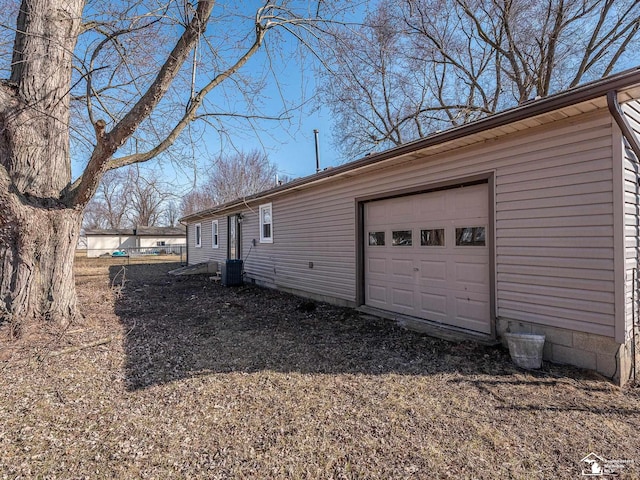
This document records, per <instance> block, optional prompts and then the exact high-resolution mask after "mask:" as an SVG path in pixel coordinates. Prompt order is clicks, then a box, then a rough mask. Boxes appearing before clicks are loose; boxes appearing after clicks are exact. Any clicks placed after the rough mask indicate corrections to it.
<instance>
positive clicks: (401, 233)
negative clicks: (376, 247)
mask: <svg viewBox="0 0 640 480" xmlns="http://www.w3.org/2000/svg"><path fill="white" fill-rule="evenodd" d="M391 245H393V246H394V247H410V246H411V245H413V240H412V238H411V230H394V231H393V232H391Z"/></svg>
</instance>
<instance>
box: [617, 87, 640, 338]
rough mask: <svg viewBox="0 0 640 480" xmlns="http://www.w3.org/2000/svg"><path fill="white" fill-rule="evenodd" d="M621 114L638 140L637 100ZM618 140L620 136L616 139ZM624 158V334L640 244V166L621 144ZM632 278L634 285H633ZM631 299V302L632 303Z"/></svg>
mask: <svg viewBox="0 0 640 480" xmlns="http://www.w3.org/2000/svg"><path fill="white" fill-rule="evenodd" d="M623 110H624V113H625V115H626V118H627V120H628V121H629V123H630V125H631V128H632V129H633V130H634V132H635V134H636V138H638V139H639V140H640V102H639V101H637V100H636V101H634V102H630V103H627V104H625V105H624V107H623ZM619 141H620V142H621V143H622V139H619ZM621 150H622V151H623V161H624V229H625V303H626V308H625V327H624V331H625V334H628V332H629V331H630V330H631V326H632V324H633V319H634V318H635V319H636V321H637V316H638V305H639V299H638V298H637V296H638V293H639V292H638V284H639V283H640V281H639V280H638V274H639V272H638V258H639V255H640V246H639V244H638V238H639V237H640V221H639V218H640V186H639V185H638V182H639V181H640V167H639V166H638V159H637V158H635V155H634V154H633V152H632V151H631V149H630V148H628V146H626V145H625V144H624V143H623V144H622V146H621ZM634 280H635V285H634ZM634 299H635V305H634Z"/></svg>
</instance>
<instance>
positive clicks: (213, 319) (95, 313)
mask: <svg viewBox="0 0 640 480" xmlns="http://www.w3.org/2000/svg"><path fill="white" fill-rule="evenodd" d="M121 263H122V260H119V259H86V258H83V257H79V258H78V259H77V262H76V276H77V285H78V294H79V297H80V301H81V304H82V311H83V314H84V319H82V320H79V321H78V322H77V323H75V324H73V325H72V326H70V327H69V328H68V329H67V330H66V331H64V332H54V331H49V332H41V333H40V336H39V337H38V338H39V339H40V340H39V342H38V343H37V345H36V347H34V342H33V340H32V341H31V343H30V344H29V345H27V344H25V343H24V342H20V341H18V342H14V343H8V342H7V341H6V339H4V338H3V339H2V343H1V344H0V354H1V355H0V358H1V359H2V361H0V373H1V387H2V388H1V391H0V478H2V479H16V478H21V479H22V478H25V479H26V478H48V479H58V478H64V479H84V478H124V479H126V478H152V479H169V478H203V479H235V478H239V479H243V478H247V479H263V478H264V479H280V478H292V479H298V478H305V479H306V478H314V479H315V478H317V479H356V478H358V479H360V478H362V479H403V478H407V479H425V478H456V479H458V478H517V479H531V478H554V479H555V478H572V479H576V478H585V477H583V476H582V471H583V470H584V471H586V472H590V465H589V464H588V463H587V462H583V461H582V459H583V458H585V457H587V456H588V455H589V454H590V453H593V454H595V455H598V456H599V457H601V458H603V459H605V460H609V461H611V460H619V462H618V463H617V464H614V463H611V462H609V463H608V464H607V465H608V466H609V467H610V468H613V467H615V468H616V469H617V470H618V471H619V472H620V473H621V476H622V478H640V390H639V389H637V388H627V389H624V390H621V389H619V388H617V387H615V386H613V385H611V384H610V383H609V382H607V381H606V379H603V378H601V377H598V376H596V375H595V374H590V373H588V372H584V371H580V370H577V369H574V368H570V367H562V366H557V365H550V364H545V365H544V367H543V369H542V370H541V371H539V372H526V371H523V370H519V369H518V368H516V367H515V366H513V364H512V363H511V362H510V360H509V356H508V353H507V352H506V351H504V350H503V349H501V348H498V347H491V348H489V347H481V346H478V345H474V344H470V343H450V342H446V341H442V340H437V339H433V338H430V337H427V336H425V335H422V334H418V333H414V332H409V331H405V330H402V329H400V328H398V327H396V326H395V325H393V324H392V323H390V322H388V321H382V320H372V319H370V318H362V317H360V316H359V315H358V313H357V312H355V311H353V310H350V309H344V308H338V307H334V306H330V305H326V304H321V303H314V302H309V301H304V300H302V299H300V298H297V297H294V296H290V295H286V294H283V293H279V292H276V291H270V290H265V289H260V288H257V287H254V286H242V287H234V288H224V287H222V286H220V285H219V284H217V283H215V282H212V281H210V280H209V279H208V277H207V276H193V277H182V278H174V277H170V276H168V275H167V274H166V272H167V271H168V270H170V269H172V268H175V267H176V264H175V263H155V264H152V265H135V264H131V265H128V266H126V268H125V269H124V270H123V268H122V266H121ZM123 275H124V281H123ZM45 333H46V334H45ZM83 346H84V347H85V348H80V349H78V347H83ZM589 459H591V460H593V459H594V457H593V456H591V457H589ZM605 478H607V477H605Z"/></svg>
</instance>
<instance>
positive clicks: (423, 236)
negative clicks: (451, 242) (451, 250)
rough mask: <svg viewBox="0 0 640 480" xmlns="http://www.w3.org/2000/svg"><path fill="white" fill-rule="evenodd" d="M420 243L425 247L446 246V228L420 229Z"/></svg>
mask: <svg viewBox="0 0 640 480" xmlns="http://www.w3.org/2000/svg"><path fill="white" fill-rule="evenodd" d="M420 245H422V246H423V247H444V228H434V229H430V230H420Z"/></svg>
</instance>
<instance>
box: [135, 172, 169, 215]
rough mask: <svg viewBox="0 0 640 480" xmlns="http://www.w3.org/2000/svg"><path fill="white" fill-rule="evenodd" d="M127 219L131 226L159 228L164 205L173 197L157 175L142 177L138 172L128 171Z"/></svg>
mask: <svg viewBox="0 0 640 480" xmlns="http://www.w3.org/2000/svg"><path fill="white" fill-rule="evenodd" d="M128 174H129V178H128V180H127V185H128V191H129V195H128V205H127V218H128V221H129V224H130V225H132V226H138V225H143V226H148V227H155V226H159V223H160V221H161V219H162V216H163V215H164V209H165V206H166V203H167V202H168V200H169V199H171V197H172V196H173V194H172V193H171V192H170V191H169V190H168V188H167V187H166V185H163V183H162V182H160V181H159V180H158V176H157V175H146V176H142V175H141V174H140V170H139V169H137V168H131V169H129V171H128Z"/></svg>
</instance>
